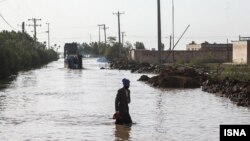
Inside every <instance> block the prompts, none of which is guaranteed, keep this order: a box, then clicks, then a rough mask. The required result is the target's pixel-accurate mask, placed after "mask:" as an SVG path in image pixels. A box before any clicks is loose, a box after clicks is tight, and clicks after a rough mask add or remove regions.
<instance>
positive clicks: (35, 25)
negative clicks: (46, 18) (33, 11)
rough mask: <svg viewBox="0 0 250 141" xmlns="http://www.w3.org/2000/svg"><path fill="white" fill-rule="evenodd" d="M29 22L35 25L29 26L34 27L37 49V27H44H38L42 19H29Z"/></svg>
mask: <svg viewBox="0 0 250 141" xmlns="http://www.w3.org/2000/svg"><path fill="white" fill-rule="evenodd" d="M28 20H29V21H33V23H34V24H29V26H33V27H34V42H35V47H36V46H37V37H36V27H38V26H42V25H38V24H37V21H41V19H36V18H32V19H28Z"/></svg>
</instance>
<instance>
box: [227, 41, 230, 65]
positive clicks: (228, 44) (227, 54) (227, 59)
mask: <svg viewBox="0 0 250 141" xmlns="http://www.w3.org/2000/svg"><path fill="white" fill-rule="evenodd" d="M227 61H228V62H229V61H230V59H229V44H228V39H227Z"/></svg>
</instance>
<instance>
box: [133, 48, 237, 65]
mask: <svg viewBox="0 0 250 141" xmlns="http://www.w3.org/2000/svg"><path fill="white" fill-rule="evenodd" d="M173 54H174V57H175V61H177V62H186V63H188V62H191V61H193V60H198V59H199V60H200V59H205V60H210V61H211V62H231V61H232V51H229V52H227V51H216V52H213V51H174V53H171V51H163V52H162V60H163V62H165V63H172V62H173ZM131 59H132V60H134V61H137V62H140V63H143V62H147V63H151V64H156V63H157V61H158V51H150V50H133V51H131Z"/></svg>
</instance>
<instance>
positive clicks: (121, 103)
mask: <svg viewBox="0 0 250 141" xmlns="http://www.w3.org/2000/svg"><path fill="white" fill-rule="evenodd" d="M127 91H128V96H127V95H126V89H125V88H121V89H119V90H118V93H117V95H116V99H115V110H116V111H119V113H120V114H121V115H124V114H126V113H129V108H128V104H129V103H130V90H129V89H127Z"/></svg>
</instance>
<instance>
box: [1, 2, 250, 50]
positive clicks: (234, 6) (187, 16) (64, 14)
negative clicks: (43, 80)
mask: <svg viewBox="0 0 250 141" xmlns="http://www.w3.org/2000/svg"><path fill="white" fill-rule="evenodd" d="M161 3H162V34H163V39H162V41H163V43H164V44H165V46H167V48H168V47H169V38H167V37H168V36H170V35H171V28H172V21H171V11H172V9H171V7H172V5H171V3H172V0H161ZM249 6H250V0H175V12H176V13H175V23H176V24H175V31H176V32H175V34H176V40H177V39H178V37H179V36H180V35H181V34H182V32H183V31H184V29H185V28H186V27H187V25H188V24H190V25H191V26H190V28H189V30H188V32H187V34H185V36H184V38H183V40H181V42H180V44H179V45H178V46H177V49H185V45H186V44H188V43H189V42H191V41H196V42H198V43H200V42H204V41H205V40H206V41H209V42H226V39H227V38H229V40H236V39H237V37H238V36H239V35H242V36H247V35H250V33H249V32H250V18H249V16H248V15H249V13H250V8H249ZM118 9H119V10H120V11H121V12H125V14H124V15H122V16H121V30H122V31H124V32H126V35H127V36H126V37H125V41H130V42H131V43H134V42H135V41H141V42H144V44H145V46H146V48H148V49H151V48H157V11H156V10H157V0H0V13H1V14H2V15H3V16H4V17H5V19H6V20H7V21H8V22H9V23H10V24H11V25H12V26H13V27H14V28H15V29H17V30H20V29H21V27H18V26H17V25H18V24H21V22H22V21H25V22H26V23H27V24H31V22H29V21H28V19H29V18H33V17H34V18H41V19H42V21H41V22H38V23H41V24H42V27H38V29H37V32H38V40H39V41H41V42H43V41H47V34H46V33H45V31H46V30H47V26H46V24H45V23H46V22H49V23H50V24H51V26H50V29H51V44H59V45H61V46H63V45H64V43H65V42H81V43H82V42H90V41H98V27H97V24H106V25H107V26H108V27H109V29H108V30H107V36H118V33H117V32H118V29H117V28H118V27H117V16H115V15H113V14H112V12H117V11H118ZM0 30H11V28H10V27H9V26H8V25H7V24H6V23H5V22H4V21H3V20H2V19H1V18H0ZM26 30H27V32H28V33H29V34H31V35H32V36H33V33H32V32H30V31H32V30H33V28H32V27H26ZM103 36H104V35H103V32H102V40H103Z"/></svg>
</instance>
